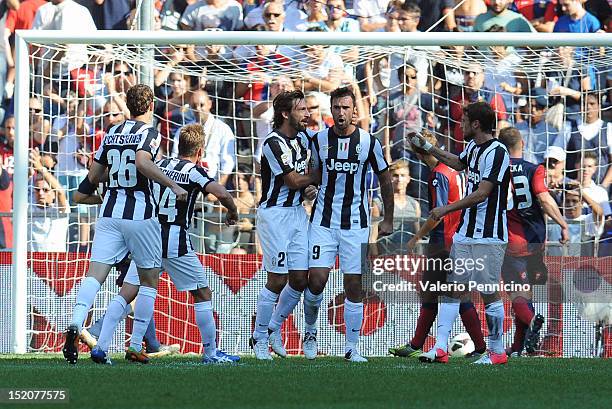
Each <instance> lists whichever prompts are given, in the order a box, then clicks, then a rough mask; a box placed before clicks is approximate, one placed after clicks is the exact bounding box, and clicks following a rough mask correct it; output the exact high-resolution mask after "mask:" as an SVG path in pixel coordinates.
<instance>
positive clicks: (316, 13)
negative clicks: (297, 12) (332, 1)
mask: <svg viewBox="0 0 612 409" xmlns="http://www.w3.org/2000/svg"><path fill="white" fill-rule="evenodd" d="M304 3H305V7H304V10H305V11H306V18H305V19H304V22H303V23H302V24H301V25H300V27H299V28H298V30H299V31H308V29H309V28H311V27H320V26H321V25H323V24H325V21H326V20H327V13H325V10H324V8H323V6H324V4H325V3H324V2H323V0H306V1H305V2H304Z"/></svg>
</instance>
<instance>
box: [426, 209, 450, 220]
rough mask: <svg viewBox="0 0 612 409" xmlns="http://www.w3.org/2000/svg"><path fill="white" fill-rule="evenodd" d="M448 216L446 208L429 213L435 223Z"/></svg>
mask: <svg viewBox="0 0 612 409" xmlns="http://www.w3.org/2000/svg"><path fill="white" fill-rule="evenodd" d="M445 214H446V209H445V207H444V206H442V207H436V208H435V209H432V210H431V211H430V212H429V218H430V219H432V220H435V221H438V220H440V219H441V218H443V217H444V215H445Z"/></svg>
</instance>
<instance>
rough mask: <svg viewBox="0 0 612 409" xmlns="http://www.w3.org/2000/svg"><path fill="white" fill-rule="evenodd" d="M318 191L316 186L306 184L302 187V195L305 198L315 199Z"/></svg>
mask: <svg viewBox="0 0 612 409" xmlns="http://www.w3.org/2000/svg"><path fill="white" fill-rule="evenodd" d="M318 192H319V189H317V187H316V186H313V185H308V186H306V188H305V189H304V196H305V197H306V200H315V199H316V197H317V193H318Z"/></svg>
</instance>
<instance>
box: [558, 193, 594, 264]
mask: <svg viewBox="0 0 612 409" xmlns="http://www.w3.org/2000/svg"><path fill="white" fill-rule="evenodd" d="M583 199H584V196H583ZM595 206H597V204H595ZM594 210H595V209H594ZM599 210H601V209H599ZM596 214H597V213H596V212H595V211H594V212H593V213H589V214H583V212H582V201H581V200H580V191H579V190H568V191H566V192H565V194H564V201H563V216H564V217H565V220H567V222H568V227H569V233H570V240H569V243H570V245H569V247H568V248H569V254H568V255H569V256H593V255H595V254H594V246H593V242H594V240H595V238H596V237H599V236H601V234H602V232H603V230H604V224H603V221H602V220H601V219H600V218H598V217H597V215H596ZM560 237H561V234H560V227H559V225H557V224H552V225H550V226H549V234H548V241H556V240H559V238H560Z"/></svg>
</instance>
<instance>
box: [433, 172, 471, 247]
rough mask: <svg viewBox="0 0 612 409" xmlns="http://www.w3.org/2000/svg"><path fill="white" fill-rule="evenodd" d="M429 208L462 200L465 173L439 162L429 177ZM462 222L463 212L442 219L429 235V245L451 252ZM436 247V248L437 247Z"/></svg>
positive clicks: (453, 213)
mask: <svg viewBox="0 0 612 409" xmlns="http://www.w3.org/2000/svg"><path fill="white" fill-rule="evenodd" d="M428 186H429V206H430V208H431V209H433V208H435V207H440V206H446V205H447V204H450V203H454V202H456V201H458V200H461V199H462V198H463V196H464V194H465V173H464V172H457V171H456V170H455V169H453V168H450V167H448V166H447V165H445V164H444V163H442V162H439V163H438V164H437V165H436V166H435V167H434V168H433V170H432V171H431V174H430V176H429V183H428ZM460 220H461V210H457V211H454V212H452V213H449V214H447V215H446V216H444V218H442V220H441V221H440V223H439V224H438V225H437V226H436V227H434V229H433V230H432V231H431V233H429V243H430V244H431V245H434V246H436V245H437V246H440V247H441V246H442V245H443V246H444V248H445V249H446V250H450V247H451V244H453V235H454V234H455V232H456V231H457V227H458V226H459V221H460ZM437 246H436V247H437Z"/></svg>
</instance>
